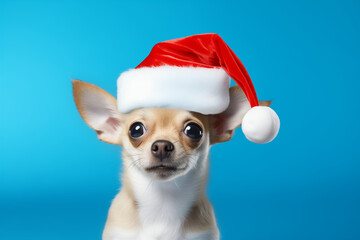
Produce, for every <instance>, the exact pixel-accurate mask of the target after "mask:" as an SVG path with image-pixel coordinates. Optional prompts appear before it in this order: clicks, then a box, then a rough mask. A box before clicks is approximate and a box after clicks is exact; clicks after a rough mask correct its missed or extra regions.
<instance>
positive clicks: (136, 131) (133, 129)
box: [129, 122, 145, 138]
mask: <svg viewBox="0 0 360 240" xmlns="http://www.w3.org/2000/svg"><path fill="white" fill-rule="evenodd" d="M144 133H145V127H144V125H143V124H142V123H141V122H136V123H133V124H132V125H131V126H130V129H129V135H130V137H132V138H139V137H141V136H142V135H144Z"/></svg>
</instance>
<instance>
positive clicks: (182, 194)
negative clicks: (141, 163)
mask: <svg viewBox="0 0 360 240" xmlns="http://www.w3.org/2000/svg"><path fill="white" fill-rule="evenodd" d="M187 177H189V176H187ZM138 180H139V182H137V184H136V186H134V194H135V198H136V200H137V204H138V214H139V219H140V222H141V229H140V236H141V237H140V239H147V240H150V239H159V240H162V239H164V240H168V239H173V240H180V239H184V233H183V231H182V225H183V222H184V220H185V219H186V216H187V214H188V212H189V210H190V208H191V207H192V205H193V204H194V202H195V200H196V194H197V184H190V181H191V180H192V179H191V178H190V179H189V178H187V179H177V181H176V182H175V181H174V180H173V181H168V182H149V181H144V182H141V179H138ZM143 180H145V179H143ZM194 182H195V183H196V181H194Z"/></svg>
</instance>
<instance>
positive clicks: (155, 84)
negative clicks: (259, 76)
mask: <svg viewBox="0 0 360 240" xmlns="http://www.w3.org/2000/svg"><path fill="white" fill-rule="evenodd" d="M229 77H231V78H232V79H233V80H234V81H235V82H236V83H237V84H238V85H239V86H240V87H241V89H242V90H243V91H244V93H245V95H246V97H247V99H248V101H249V103H250V106H251V109H250V110H249V111H248V112H247V113H246V114H245V116H244V118H243V120H242V129H243V132H244V134H245V136H246V137H247V138H248V139H249V140H250V141H252V142H255V143H267V142H270V141H272V140H273V139H274V138H275V137H276V135H277V133H278V131H279V127H280V120H279V117H278V116H277V115H276V113H275V112H274V111H273V110H272V109H271V108H269V107H264V106H259V103H258V99H257V96H256V92H255V88H254V86H253V83H252V82H251V79H250V76H249V74H248V73H247V71H246V69H245V67H244V66H243V64H242V63H241V62H240V59H239V58H238V57H237V56H236V55H235V53H234V52H233V51H232V50H231V49H230V48H229V46H228V45H227V44H226V43H225V42H224V40H223V39H222V38H221V37H220V36H219V35H217V34H201V35H194V36H190V37H185V38H179V39H174V40H169V41H165V42H161V43H158V44H156V45H155V46H154V47H153V49H152V50H151V52H150V54H149V56H147V57H146V58H145V59H144V61H142V63H140V65H138V66H137V67H136V68H135V69H131V70H128V71H126V72H124V73H122V74H121V75H120V77H119V78H118V81H117V85H118V109H119V111H120V112H121V113H128V112H130V111H132V110H134V109H137V108H144V107H151V108H174V109H183V110H188V111H194V112H199V113H202V114H217V113H221V112H223V111H225V110H226V108H227V107H228V105H229V99H230V98H229V85H230V78H229Z"/></svg>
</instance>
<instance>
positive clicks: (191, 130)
mask: <svg viewBox="0 0 360 240" xmlns="http://www.w3.org/2000/svg"><path fill="white" fill-rule="evenodd" d="M184 133H185V134H186V136H188V137H189V138H192V139H199V138H201V137H202V135H203V131H202V129H201V127H200V126H199V125H198V124H196V123H193V122H192V123H189V124H187V125H186V127H185V129H184Z"/></svg>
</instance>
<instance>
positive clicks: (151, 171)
mask: <svg viewBox="0 0 360 240" xmlns="http://www.w3.org/2000/svg"><path fill="white" fill-rule="evenodd" d="M187 168H188V166H185V167H176V166H171V165H163V164H160V165H155V166H151V167H146V168H144V170H145V172H146V174H147V175H149V176H150V177H151V178H155V179H157V180H164V181H166V180H172V179H175V178H177V177H179V176H182V175H184V174H185V173H186V172H187Z"/></svg>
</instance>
